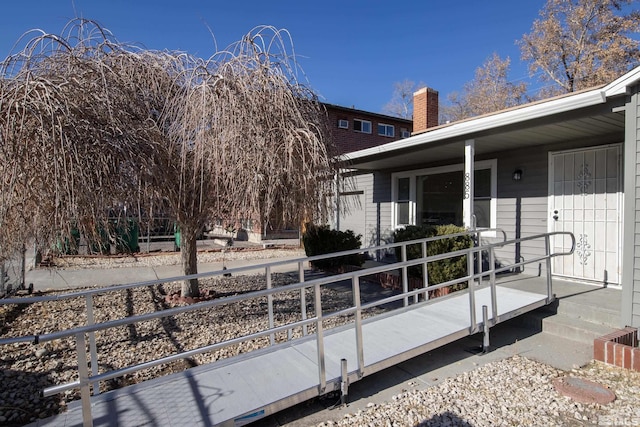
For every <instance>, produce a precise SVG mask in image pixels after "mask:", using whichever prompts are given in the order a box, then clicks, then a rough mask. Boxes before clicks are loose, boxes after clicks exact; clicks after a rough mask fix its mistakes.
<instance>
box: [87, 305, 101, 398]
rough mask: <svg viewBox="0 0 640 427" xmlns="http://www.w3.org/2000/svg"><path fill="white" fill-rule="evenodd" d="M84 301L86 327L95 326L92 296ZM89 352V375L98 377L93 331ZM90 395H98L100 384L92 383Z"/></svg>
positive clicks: (90, 336) (90, 334)
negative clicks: (85, 303)
mask: <svg viewBox="0 0 640 427" xmlns="http://www.w3.org/2000/svg"><path fill="white" fill-rule="evenodd" d="M85 299H86V302H87V325H89V326H91V325H94V324H95V320H94V317H93V296H92V294H87V296H86V298H85ZM89 352H90V354H91V374H92V375H94V376H95V375H98V349H97V346H96V333H95V332H93V331H92V332H89ZM92 393H93V395H96V394H100V384H99V383H98V382H95V383H93V386H92Z"/></svg>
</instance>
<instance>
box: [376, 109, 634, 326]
mask: <svg viewBox="0 0 640 427" xmlns="http://www.w3.org/2000/svg"><path fill="white" fill-rule="evenodd" d="M639 116H640V113H639ZM618 142H620V141H619V140H606V141H605V140H600V139H599V140H588V141H570V142H566V143H562V144H554V145H551V146H545V147H533V148H529V149H518V150H512V151H504V152H500V153H493V154H486V155H483V156H476V159H475V160H476V161H482V160H490V159H496V161H497V207H496V227H497V228H501V229H503V230H504V231H505V232H506V234H507V238H508V239H514V238H520V237H529V236H533V235H538V234H543V233H546V232H548V231H549V222H548V221H549V217H550V214H549V206H548V203H549V153H550V152H556V151H563V150H570V149H578V148H586V147H593V146H600V145H606V144H611V143H618ZM639 150H640V148H639ZM634 158H635V157H634ZM637 158H638V159H640V151H639V154H638V156H637ZM639 162H640V160H639ZM455 163H456V162H441V163H438V164H437V165H434V164H430V165H415V166H412V167H410V168H406V170H407V171H410V170H417V169H422V168H424V167H434V166H444V165H448V164H455ZM458 163H459V161H458ZM516 169H520V170H522V179H521V180H519V181H514V180H513V179H512V175H513V172H514V170H516ZM638 170H639V174H638V176H639V177H640V165H639V166H638ZM639 182H640V178H639ZM373 185H374V194H373V195H374V197H373V202H374V203H371V204H370V205H368V206H369V208H370V209H371V210H372V212H371V214H368V215H367V217H366V220H367V222H368V227H369V228H368V229H369V230H371V224H372V221H374V220H376V219H377V221H378V224H379V227H378V229H379V233H380V238H379V239H378V240H379V241H380V242H381V243H386V242H387V241H389V238H390V237H391V233H392V232H393V228H392V224H391V209H392V203H391V185H392V182H391V173H383V172H376V173H375V174H374V180H373ZM638 207H639V208H640V192H639V194H638ZM374 208H375V209H379V212H377V216H374V214H375V212H374V211H373V209H374ZM638 221H639V222H640V215H639V216H638ZM636 241H637V242H638V245H640V234H638V237H637V238H636ZM371 243H372V244H374V241H373V240H372V241H371ZM544 254H545V245H544V241H543V240H541V239H536V240H532V241H526V242H523V243H522V244H520V245H517V246H516V247H514V246H513V245H511V246H509V247H506V248H504V249H502V250H498V251H496V256H497V261H498V262H500V263H502V264H505V265H509V264H513V263H514V262H517V261H520V260H525V261H526V260H530V259H533V258H537V257H540V256H543V255H544ZM638 254H639V256H638V259H637V270H636V277H638V288H637V289H638V293H637V294H636V302H637V303H638V306H637V307H638V308H639V309H640V250H639V251H638ZM524 272H525V273H527V274H534V275H535V274H539V273H540V274H544V273H545V272H546V264H545V263H540V264H536V265H533V264H528V265H527V266H525V270H524ZM639 314H640V311H639Z"/></svg>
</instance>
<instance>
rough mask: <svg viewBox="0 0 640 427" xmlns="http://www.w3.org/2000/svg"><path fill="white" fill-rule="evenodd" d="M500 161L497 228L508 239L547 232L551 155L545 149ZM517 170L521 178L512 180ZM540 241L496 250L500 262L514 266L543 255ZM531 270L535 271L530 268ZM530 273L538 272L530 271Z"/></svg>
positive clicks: (503, 156) (506, 155)
mask: <svg viewBox="0 0 640 427" xmlns="http://www.w3.org/2000/svg"><path fill="white" fill-rule="evenodd" d="M495 157H497V159H498V174H497V180H498V182H497V184H498V189H497V190H498V191H497V193H498V200H497V216H496V227H497V228H501V229H503V230H504V231H505V232H506V233H507V238H509V239H514V238H520V237H528V236H533V235H536V234H540V233H545V232H546V231H547V227H548V224H547V217H548V213H547V212H548V208H547V204H548V199H547V196H548V191H547V188H548V169H549V168H548V164H549V162H548V154H547V152H546V150H540V149H532V150H518V151H510V152H504V153H500V154H498V155H497V156H495ZM515 169H520V170H522V172H523V173H522V179H521V180H520V181H514V180H513V179H512V175H513V171H514V170H515ZM544 249H545V248H544V244H543V242H541V241H539V240H532V241H526V242H523V243H522V244H520V245H518V246H517V247H515V248H514V247H513V246H511V247H508V248H505V249H504V250H501V251H497V253H496V255H497V258H498V261H504V262H505V263H506V264H511V263H513V262H516V261H519V260H528V259H532V258H536V257H539V256H541V255H543V254H544ZM527 268H528V269H531V268H534V267H533V266H531V265H529V266H527ZM528 273H537V271H535V272H534V271H531V272H528Z"/></svg>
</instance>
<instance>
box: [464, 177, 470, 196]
mask: <svg viewBox="0 0 640 427" xmlns="http://www.w3.org/2000/svg"><path fill="white" fill-rule="evenodd" d="M470 190H471V175H470V174H469V172H467V173H465V174H464V193H463V198H464V200H467V199H468V198H469V193H470Z"/></svg>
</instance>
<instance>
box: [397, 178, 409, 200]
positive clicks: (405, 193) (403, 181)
mask: <svg viewBox="0 0 640 427" xmlns="http://www.w3.org/2000/svg"><path fill="white" fill-rule="evenodd" d="M410 182H411V181H410V180H409V178H399V179H398V200H409V190H410Z"/></svg>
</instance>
